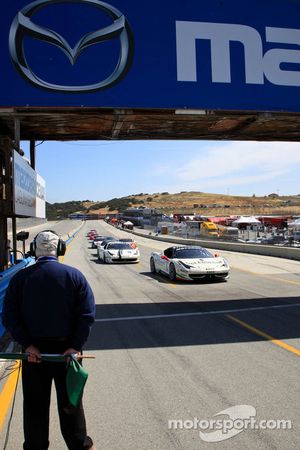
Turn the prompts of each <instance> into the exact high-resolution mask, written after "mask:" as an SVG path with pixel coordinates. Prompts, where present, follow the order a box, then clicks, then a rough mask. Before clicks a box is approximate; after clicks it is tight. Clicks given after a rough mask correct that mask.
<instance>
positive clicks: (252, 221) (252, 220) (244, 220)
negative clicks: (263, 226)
mask: <svg viewBox="0 0 300 450" xmlns="http://www.w3.org/2000/svg"><path fill="white" fill-rule="evenodd" d="M260 223H261V222H260V221H259V220H258V219H256V217H254V216H241V217H239V218H238V219H236V220H234V221H233V222H232V223H231V225H233V226H239V225H242V224H243V225H258V224H260Z"/></svg>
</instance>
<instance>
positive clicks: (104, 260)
mask: <svg viewBox="0 0 300 450" xmlns="http://www.w3.org/2000/svg"><path fill="white" fill-rule="evenodd" d="M105 263H106V258H105V255H104V253H103V264H105Z"/></svg>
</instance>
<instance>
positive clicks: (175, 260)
mask: <svg viewBox="0 0 300 450" xmlns="http://www.w3.org/2000/svg"><path fill="white" fill-rule="evenodd" d="M87 238H88V240H90V241H91V242H92V248H95V249H97V257H98V260H99V261H101V262H102V263H104V264H105V263H125V262H128V263H129V262H131V263H138V262H139V261H140V251H139V249H138V246H137V243H136V242H135V241H134V240H133V239H131V238H124V239H117V238H114V237H112V236H103V235H99V234H98V233H97V230H90V231H89V232H88V233H87ZM150 271H151V273H152V274H156V273H160V274H163V275H166V276H168V277H169V278H170V280H171V281H176V280H189V281H195V280H201V279H208V278H209V279H215V280H220V281H227V280H228V279H229V272H230V266H229V263H228V261H227V260H226V259H225V258H223V257H222V256H220V255H219V254H217V253H215V254H212V253H211V252H209V251H208V250H207V249H205V248H203V247H200V246H184V245H181V246H179V245H176V246H172V247H168V248H167V249H165V250H164V251H163V252H152V253H151V255H150Z"/></svg>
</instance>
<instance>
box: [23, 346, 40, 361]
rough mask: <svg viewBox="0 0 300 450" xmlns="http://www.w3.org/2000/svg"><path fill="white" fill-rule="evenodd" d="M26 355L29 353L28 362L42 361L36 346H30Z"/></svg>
mask: <svg viewBox="0 0 300 450" xmlns="http://www.w3.org/2000/svg"><path fill="white" fill-rule="evenodd" d="M25 353H29V355H28V358H27V361H28V362H32V363H40V362H41V361H42V357H41V354H40V351H39V349H38V348H36V347H35V346H34V345H29V347H27V348H26V349H25Z"/></svg>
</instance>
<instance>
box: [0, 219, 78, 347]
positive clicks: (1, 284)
mask: <svg viewBox="0 0 300 450" xmlns="http://www.w3.org/2000/svg"><path fill="white" fill-rule="evenodd" d="M83 225H84V222H83V223H82V224H81V225H80V227H79V228H78V229H76V231H75V232H74V233H70V234H68V239H66V244H67V245H68V244H69V243H70V242H71V241H72V240H73V239H74V238H75V236H77V234H78V233H79V231H80V230H81V228H82V227H83ZM31 264H35V259H34V258H31V257H28V258H25V259H22V260H21V261H19V262H18V263H17V264H16V265H14V266H12V267H10V268H9V269H7V270H5V271H4V272H2V273H0V338H1V337H2V336H3V334H4V332H5V328H4V326H3V325H2V321H1V318H2V308H3V300H4V296H5V292H6V289H7V287H8V285H9V282H10V280H11V278H12V277H13V276H14V275H15V274H16V273H17V272H19V270H21V269H24V268H25V267H28V266H30V265H31Z"/></svg>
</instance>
